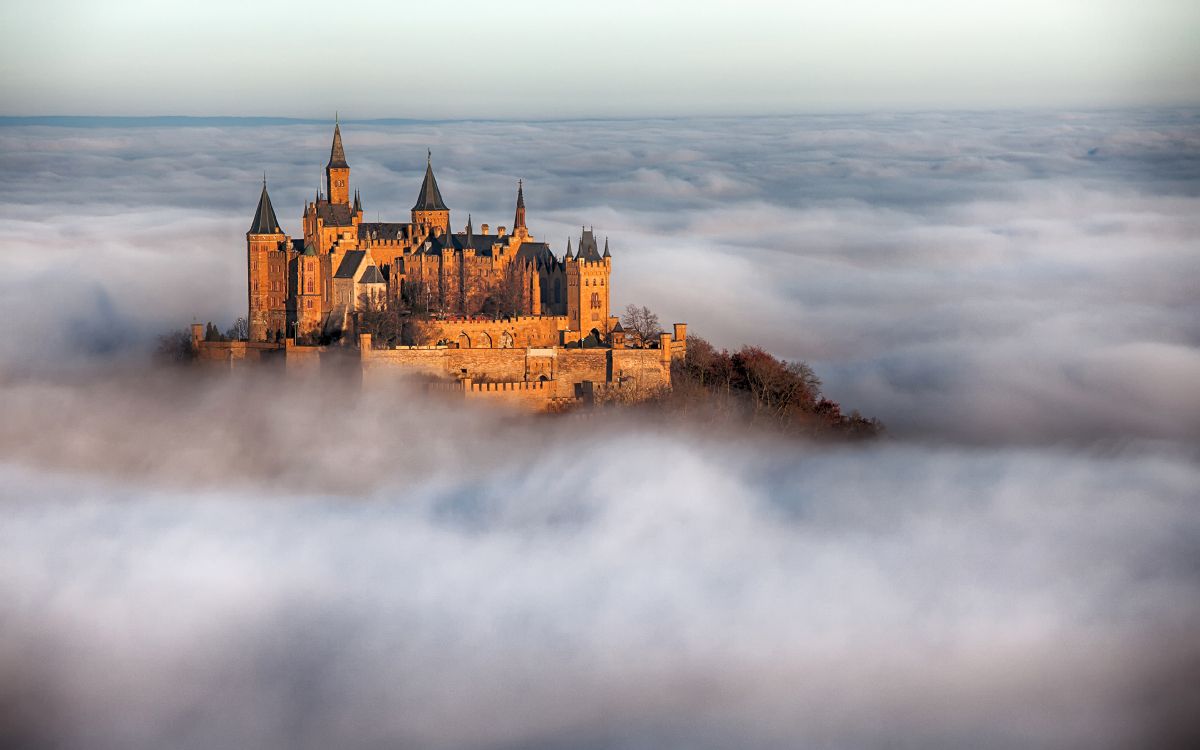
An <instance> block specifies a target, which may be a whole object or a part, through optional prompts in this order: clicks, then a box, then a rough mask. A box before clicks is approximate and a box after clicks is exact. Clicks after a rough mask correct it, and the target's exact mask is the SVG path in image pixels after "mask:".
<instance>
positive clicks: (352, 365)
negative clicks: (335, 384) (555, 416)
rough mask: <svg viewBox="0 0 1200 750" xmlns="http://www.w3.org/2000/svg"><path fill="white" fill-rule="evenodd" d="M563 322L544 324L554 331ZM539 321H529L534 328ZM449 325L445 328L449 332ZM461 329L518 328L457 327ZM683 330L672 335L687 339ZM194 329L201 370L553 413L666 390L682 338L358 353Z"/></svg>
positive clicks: (367, 344) (363, 340) (364, 348)
mask: <svg viewBox="0 0 1200 750" xmlns="http://www.w3.org/2000/svg"><path fill="white" fill-rule="evenodd" d="M561 320H562V319H558V320H554V319H552V320H550V321H544V320H543V321H542V323H543V324H546V325H547V326H548V327H547V328H546V329H545V330H550V329H551V328H556V327H557V326H558V325H559V324H560V323H561ZM534 321H537V319H531V320H530V321H526V322H528V323H530V324H532V323H533V322H534ZM450 323H451V321H444V324H446V325H449V324H450ZM454 324H455V325H456V326H458V327H460V328H461V327H463V326H469V325H476V326H478V328H473V329H471V330H485V329H486V327H487V325H502V324H507V325H509V326H510V328H512V327H514V324H515V326H516V327H517V328H518V329H519V326H520V324H521V321H519V320H518V321H461V320H460V321H454ZM684 330H685V329H677V331H678V332H679V333H681V334H682V333H684ZM200 333H201V327H200V326H199V325H194V326H193V327H192V344H193V346H194V348H195V350H196V353H197V359H198V360H199V361H200V362H201V363H202V364H205V365H209V366H218V367H223V368H233V367H237V366H239V365H240V364H241V363H244V362H254V363H264V362H276V363H279V364H280V365H282V366H283V367H284V368H285V371H286V373H287V374H288V375H289V376H292V375H304V374H320V373H326V372H332V373H334V374H335V375H336V374H339V373H338V371H336V370H334V368H338V369H339V370H341V371H342V372H345V373H346V374H347V375H349V374H351V373H355V374H361V380H362V383H363V384H364V385H367V386H370V387H388V386H389V385H391V384H393V383H395V382H396V380H397V379H398V378H404V379H408V380H415V381H418V382H422V383H423V385H424V387H426V388H428V389H429V390H430V391H433V392H445V393H449V394H453V395H455V396H462V397H464V398H466V399H467V400H471V401H478V402H481V403H492V404H506V405H509V406H514V407H518V408H521V409H526V410H534V411H556V410H559V409H562V408H564V407H566V406H567V405H570V404H574V403H579V402H580V401H585V402H586V401H589V400H591V399H592V398H593V397H594V396H595V397H599V396H600V395H602V394H608V393H612V392H613V391H617V390H619V391H620V392H621V394H622V395H623V396H624V397H626V398H632V399H634V400H636V399H638V398H646V397H648V396H650V395H652V394H654V393H656V392H658V391H659V390H660V389H662V388H666V387H670V384H671V360H672V359H673V358H676V357H679V356H682V355H683V352H684V351H685V348H686V339H672V338H671V336H670V335H668V334H663V336H662V337H661V340H660V342H659V344H660V345H659V348H656V349H623V348H594V349H584V348H565V347H557V346H552V347H534V346H524V347H514V348H511V349H498V348H488V349H484V348H460V347H458V346H457V345H449V346H447V345H441V346H403V347H396V348H393V349H375V348H372V346H371V337H370V335H367V334H364V335H362V336H360V337H359V347H358V350H357V351H355V349H354V348H353V347H344V346H343V347H324V346H301V345H297V344H295V343H294V342H293V341H291V340H287V341H285V342H284V343H282V344H274V343H265V342H246V341H222V342H210V341H203V340H201V338H200Z"/></svg>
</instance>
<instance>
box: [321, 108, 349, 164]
mask: <svg viewBox="0 0 1200 750" xmlns="http://www.w3.org/2000/svg"><path fill="white" fill-rule="evenodd" d="M349 166H350V165H349V164H347V163H346V151H345V149H343V148H342V127H341V124H340V123H339V122H338V121H337V115H336V114H335V115H334V123H333V146H332V147H331V148H330V149H329V163H328V164H326V165H325V167H326V168H329V167H349Z"/></svg>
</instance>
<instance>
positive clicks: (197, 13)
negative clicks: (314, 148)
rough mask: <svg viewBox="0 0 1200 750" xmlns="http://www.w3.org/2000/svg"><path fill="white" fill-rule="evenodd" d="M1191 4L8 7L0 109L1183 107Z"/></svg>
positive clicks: (442, 111)
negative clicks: (1149, 105) (1162, 105)
mask: <svg viewBox="0 0 1200 750" xmlns="http://www.w3.org/2000/svg"><path fill="white" fill-rule="evenodd" d="M1198 30H1200V3H1197V2H1194V0H1010V1H1009V2H977V1H975V0H903V1H900V0H897V1H888V0H875V1H874V2H868V1H867V0H837V2H798V1H795V0H793V1H792V2H781V1H778V0H742V1H741V2H736V3H698V2H695V0H693V1H692V2H684V1H682V0H665V1H662V2H652V1H649V0H641V1H638V2H635V1H631V0H606V1H605V2H587V3H574V2H543V1H541V0H508V1H507V2H481V1H479V0H440V1H439V2H437V3H412V4H410V3H398V2H371V1H358V2H337V3H332V2H330V3H317V2H307V1H297V0H290V1H284V0H268V1H267V2H255V3H249V2H244V1H243V2H227V1H225V0H215V1H214V0H209V2H205V3H199V2H195V1H194V0H192V1H191V2H186V3H174V2H162V1H156V2H151V1H148V0H105V2H79V1H78V0H76V1H74V2H71V1H69V0H33V1H30V0H5V1H4V3H3V6H2V8H0V63H2V75H0V114H5V115H37V114H102V115H103V114H113V115H116V114H120V115H150V114H194V115H284V116H302V117H325V116H328V115H329V113H330V111H331V110H333V109H338V110H341V111H342V112H344V113H345V114H346V115H347V116H348V117H351V118H360V117H418V118H420V117H491V116H496V117H516V118H520V117H561V116H567V117H570V116H580V115H583V116H586V115H602V116H603V115H617V116H623V115H657V114H662V115H671V114H754V113H786V112H808V111H847V110H850V111H854V110H904V109H942V108H992V107H1025V106H1035V107H1042V106H1049V107H1056V106H1065V107H1081V106H1082V107H1087V106H1100V107H1104V106H1122V105H1141V104H1195V103H1197V102H1200V84H1198V80H1197V79H1198V77H1200V74H1198V72H1197V71H1200V45H1198V44H1196V38H1197V31H1198Z"/></svg>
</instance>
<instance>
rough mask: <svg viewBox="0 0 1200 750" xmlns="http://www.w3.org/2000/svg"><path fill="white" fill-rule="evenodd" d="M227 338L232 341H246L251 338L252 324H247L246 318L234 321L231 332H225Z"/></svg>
mask: <svg viewBox="0 0 1200 750" xmlns="http://www.w3.org/2000/svg"><path fill="white" fill-rule="evenodd" d="M225 338H227V339H229V340H230V341H245V340H246V339H248V338H250V324H249V323H247V322H246V319H245V318H238V319H237V320H235V321H233V325H231V326H230V327H229V330H227V331H225Z"/></svg>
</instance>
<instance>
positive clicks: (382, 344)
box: [357, 292, 404, 349]
mask: <svg viewBox="0 0 1200 750" xmlns="http://www.w3.org/2000/svg"><path fill="white" fill-rule="evenodd" d="M358 302H359V311H358V313H357V315H358V332H359V333H369V334H371V344H372V346H373V347H374V348H377V349H378V348H390V347H392V346H394V345H396V344H398V343H400V339H401V337H402V334H403V332H404V321H403V319H402V318H401V316H400V313H399V311H397V310H396V309H395V306H394V305H392V304H389V300H388V299H387V298H386V297H385V296H384V295H381V294H370V293H368V292H363V293H362V294H361V295H359V298H358Z"/></svg>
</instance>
